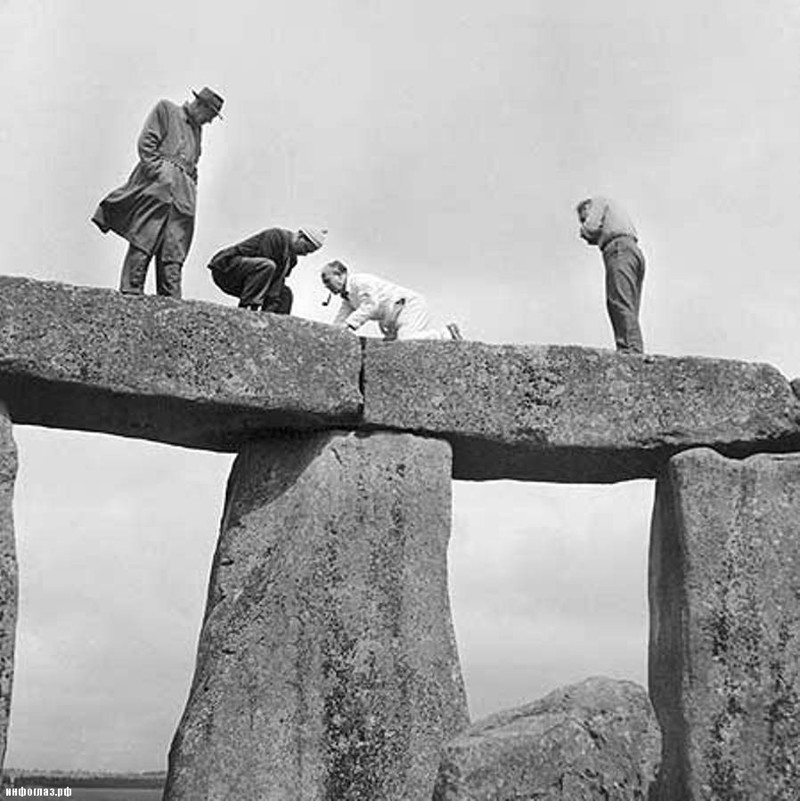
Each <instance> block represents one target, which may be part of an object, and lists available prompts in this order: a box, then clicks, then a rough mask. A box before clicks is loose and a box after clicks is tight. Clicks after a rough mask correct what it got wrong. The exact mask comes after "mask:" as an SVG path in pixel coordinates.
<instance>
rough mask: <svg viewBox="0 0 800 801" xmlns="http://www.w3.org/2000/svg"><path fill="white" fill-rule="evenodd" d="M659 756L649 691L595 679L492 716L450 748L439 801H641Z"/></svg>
mask: <svg viewBox="0 0 800 801" xmlns="http://www.w3.org/2000/svg"><path fill="white" fill-rule="evenodd" d="M660 750H661V733H660V731H659V729H658V723H657V722H656V718H655V715H654V714H653V710H652V707H651V706H650V701H649V700H648V698H647V693H646V692H645V690H644V689H643V688H642V687H639V685H637V684H634V683H633V682H629V681H614V680H612V679H606V678H599V677H596V678H591V679H587V680H586V681H584V682H581V683H580V684H575V685H572V686H569V687H564V688H562V689H559V690H556V691H555V692H552V693H550V694H549V695H547V696H545V697H544V698H542V699H540V700H539V701H536V702H534V703H532V704H527V705H525V706H522V707H519V708H516V709H510V710H507V711H504V712H500V713H497V714H494V715H491V716H489V717H488V718H485V719H483V720H481V721H478V722H477V723H474V724H473V725H472V726H470V727H469V728H468V729H467V730H466V731H464V732H463V733H462V734H460V735H459V736H458V737H456V738H455V739H454V740H452V741H451V742H449V743H448V744H447V747H446V749H445V753H444V755H443V757H442V762H441V765H440V768H439V775H438V778H437V782H436V788H435V791H434V794H433V801H511V799H523V798H531V799H533V798H535V799H537V800H538V801H635V800H637V799H641V800H642V801H643V799H645V798H647V793H648V788H649V787H650V786H651V783H652V782H653V780H654V777H655V774H656V769H657V765H658V760H659V757H660Z"/></svg>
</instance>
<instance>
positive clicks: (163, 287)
mask: <svg viewBox="0 0 800 801" xmlns="http://www.w3.org/2000/svg"><path fill="white" fill-rule="evenodd" d="M182 270H183V265H182V264H181V263H180V262H176V261H165V260H164V258H163V256H162V254H161V253H160V252H158V253H156V294H158V295H163V296H164V297H167V298H175V300H180V299H181V273H182Z"/></svg>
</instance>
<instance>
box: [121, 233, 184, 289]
mask: <svg viewBox="0 0 800 801" xmlns="http://www.w3.org/2000/svg"><path fill="white" fill-rule="evenodd" d="M153 256H155V257H156V293H157V294H159V295H165V296H166V297H169V298H177V299H178V300H180V298H181V268H182V266H183V265H182V264H180V263H178V262H174V261H166V260H165V259H164V256H163V254H162V251H161V248H160V247H157V248H156V251H155V253H154V254H150V253H147V251H144V250H139V248H137V247H136V246H135V245H129V246H128V252H127V253H126V254H125V261H123V262H122V275H121V277H120V280H119V291H120V292H122V293H123V294H125V295H141V294H143V293H144V282H145V279H146V278H147V267H148V265H149V264H150V259H152V258H153Z"/></svg>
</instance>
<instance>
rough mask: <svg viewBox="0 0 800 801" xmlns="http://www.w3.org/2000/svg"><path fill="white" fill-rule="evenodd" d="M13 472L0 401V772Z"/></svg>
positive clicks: (10, 612)
mask: <svg viewBox="0 0 800 801" xmlns="http://www.w3.org/2000/svg"><path fill="white" fill-rule="evenodd" d="M16 476H17V449H16V446H15V444H14V437H13V434H12V430H11V420H10V419H9V417H8V414H7V412H6V410H5V409H4V408H3V407H2V405H0V775H2V770H3V760H4V759H5V754H6V735H7V732H8V715H9V711H10V709H11V686H12V683H13V679H14V640H15V636H16V629H17V555H16V548H15V545H14V519H13V515H12V500H13V496H14V481H15V479H16Z"/></svg>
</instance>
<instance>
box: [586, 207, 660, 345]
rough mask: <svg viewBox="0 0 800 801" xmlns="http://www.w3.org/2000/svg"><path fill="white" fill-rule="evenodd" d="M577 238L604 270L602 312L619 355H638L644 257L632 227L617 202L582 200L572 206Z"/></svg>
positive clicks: (640, 337) (640, 343) (640, 333)
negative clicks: (596, 251) (597, 255)
mask: <svg viewBox="0 0 800 801" xmlns="http://www.w3.org/2000/svg"><path fill="white" fill-rule="evenodd" d="M576 211H577V213H578V219H579V220H580V224H581V227H580V235H581V238H582V239H583V240H585V241H586V242H587V243H588V244H590V245H597V247H598V248H600V252H601V253H602V254H603V263H604V265H605V268H606V309H607V311H608V316H609V318H610V319H611V327H612V329H613V330H614V341H615V343H616V346H617V350H618V351H619V352H620V353H642V351H643V350H644V343H643V342H642V329H641V327H640V326H639V306H640V304H641V300H642V284H643V282H644V268H645V262H644V255H643V254H642V251H641V250H640V249H639V244H638V237H637V234H636V228H634V226H633V223H632V222H631V220H630V217H628V215H627V214H626V213H625V212H624V211H623V209H622V208H621V207H620V206H619V204H618V203H615V202H614V201H613V200H609V199H608V198H604V197H592V198H587V199H586V200H582V201H581V202H580V203H578V205H577V207H576Z"/></svg>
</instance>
